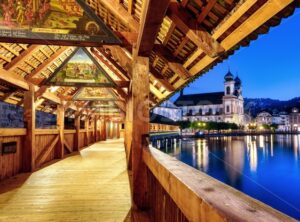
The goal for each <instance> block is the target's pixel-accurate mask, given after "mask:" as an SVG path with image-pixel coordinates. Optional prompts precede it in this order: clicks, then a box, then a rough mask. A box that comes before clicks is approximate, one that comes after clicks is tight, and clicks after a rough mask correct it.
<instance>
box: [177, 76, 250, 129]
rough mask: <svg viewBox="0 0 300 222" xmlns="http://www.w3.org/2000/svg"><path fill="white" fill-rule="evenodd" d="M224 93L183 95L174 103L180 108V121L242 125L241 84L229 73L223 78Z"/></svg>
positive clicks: (242, 100)
mask: <svg viewBox="0 0 300 222" xmlns="http://www.w3.org/2000/svg"><path fill="white" fill-rule="evenodd" d="M224 80H225V81H224V92H213V93H200V94H190V95H184V94H183V93H182V92H181V94H180V96H179V97H178V99H177V100H176V101H175V103H174V104H175V105H176V106H177V107H181V108H182V115H183V116H182V119H183V120H190V121H205V122H208V121H216V122H232V123H236V124H238V125H242V124H244V99H243V96H242V82H241V80H240V78H239V77H238V76H237V77H235V78H234V76H233V75H232V73H231V72H230V71H229V72H228V73H227V74H226V75H225V76H224Z"/></svg>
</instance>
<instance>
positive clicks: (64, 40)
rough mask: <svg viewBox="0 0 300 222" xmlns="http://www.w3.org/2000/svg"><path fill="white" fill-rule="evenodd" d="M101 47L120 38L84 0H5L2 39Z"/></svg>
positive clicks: (0, 18) (0, 27) (1, 4)
mask: <svg viewBox="0 0 300 222" xmlns="http://www.w3.org/2000/svg"><path fill="white" fill-rule="evenodd" d="M7 40H9V42H19V43H29V44H47V45H49V44H56V45H73V46H100V45H103V44H121V41H120V40H119V38H118V37H117V36H116V35H115V34H114V32H113V31H112V30H110V28H109V27H107V26H106V25H105V24H104V22H103V21H102V20H101V18H100V17H98V16H97V15H96V14H95V12H94V10H93V9H91V8H90V7H89V6H88V5H87V4H86V3H85V1H84V0H2V1H0V41H7Z"/></svg>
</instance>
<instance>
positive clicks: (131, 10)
mask: <svg viewBox="0 0 300 222" xmlns="http://www.w3.org/2000/svg"><path fill="white" fill-rule="evenodd" d="M133 1H134V0H128V9H127V10H128V13H129V14H131V15H132V14H133Z"/></svg>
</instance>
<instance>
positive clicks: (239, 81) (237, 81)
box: [234, 76, 242, 86]
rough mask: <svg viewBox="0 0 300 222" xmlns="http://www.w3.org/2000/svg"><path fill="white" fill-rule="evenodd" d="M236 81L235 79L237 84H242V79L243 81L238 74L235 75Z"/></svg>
mask: <svg viewBox="0 0 300 222" xmlns="http://www.w3.org/2000/svg"><path fill="white" fill-rule="evenodd" d="M234 81H235V85H236V86H240V85H241V84H242V81H241V79H240V78H239V77H238V76H237V77H235V79H234Z"/></svg>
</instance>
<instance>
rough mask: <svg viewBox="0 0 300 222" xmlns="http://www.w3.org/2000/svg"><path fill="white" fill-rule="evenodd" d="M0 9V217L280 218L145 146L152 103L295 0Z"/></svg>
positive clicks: (119, 1)
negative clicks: (45, 125) (47, 121)
mask: <svg viewBox="0 0 300 222" xmlns="http://www.w3.org/2000/svg"><path fill="white" fill-rule="evenodd" d="M0 3H1V4H0V12H1V13H0V99H1V100H2V101H3V102H4V103H1V104H2V105H1V107H4V108H3V109H2V110H1V112H0V115H1V121H6V122H7V124H6V125H5V128H4V127H3V128H1V129H0V147H1V155H0V179H1V180H2V182H1V183H0V221H123V220H126V221H132V220H134V221H172V222H173V221H251V220H252V221H253V218H255V221H292V219H291V218H289V217H287V216H285V215H283V214H281V213H278V212H277V211H275V210H274V209H271V208H270V207H268V206H265V205H264V204H262V203H259V202H257V201H255V200H253V199H251V198H249V197H246V196H244V195H243V194H241V193H239V192H237V191H235V190H233V189H231V188H229V187H227V186H225V185H223V184H221V183H219V182H217V181H215V180H213V179H211V178H210V177H208V176H206V175H204V174H202V173H201V172H198V171H196V170H194V169H192V168H190V167H188V166H186V165H185V164H183V163H180V162H178V161H176V160H174V159H172V158H171V157H169V156H167V155H165V154H162V153H161V152H160V151H158V150H155V149H153V148H151V147H149V144H148V141H149V140H148V139H149V133H150V122H149V110H150V109H151V108H152V107H154V106H156V105H158V104H159V103H160V102H162V101H164V100H165V99H167V98H168V97H170V96H171V95H173V94H174V93H175V92H176V91H178V90H180V89H181V88H183V87H185V86H186V85H187V84H188V83H189V82H191V81H192V80H194V79H195V78H197V77H198V76H201V75H202V74H204V73H205V72H207V70H209V69H210V68H212V67H213V66H214V65H216V64H217V63H218V62H220V61H222V60H224V59H226V58H227V57H228V56H230V55H231V54H233V53H234V51H235V50H238V49H239V48H240V47H243V46H248V45H249V44H250V42H251V41H252V40H255V39H257V38H258V36H259V35H260V34H265V33H267V32H268V30H269V28H270V27H272V26H276V25H278V24H279V23H280V21H281V19H282V18H285V17H288V16H290V15H292V14H293V12H294V10H295V8H296V7H298V6H299V0H297V1H296V0H177V1H175V0H159V1H156V0H86V1H85V0H47V1H41V0H33V1H26V0H18V1H16V0H1V1H0ZM295 28H297V27H295ZM41 112H43V113H44V114H38V113H41ZM45 113H47V114H49V115H51V114H53V115H52V117H53V119H55V123H54V124H52V126H51V127H50V128H49V127H48V128H47V129H45V128H42V127H40V126H39V124H38V121H42V120H43V118H45V115H46V114H45ZM38 115H41V116H39V118H38ZM54 116H55V117H54ZM18 119H19V120H20V121H19V122H22V123H21V124H20V125H18V126H17V127H16V126H14V125H13V123H14V122H18V121H17V120H18ZM41 119H42V120H41ZM50 119H51V118H50ZM50 125H51V124H50ZM1 126H2V125H1ZM153 128H155V127H153V126H152V129H153ZM156 129H161V130H165V131H176V130H177V128H176V127H174V126H164V127H159V128H156ZM122 138H124V139H122ZM123 140H124V142H123ZM84 148H85V149H84ZM57 160H59V161H57ZM129 188H130V189H129Z"/></svg>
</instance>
